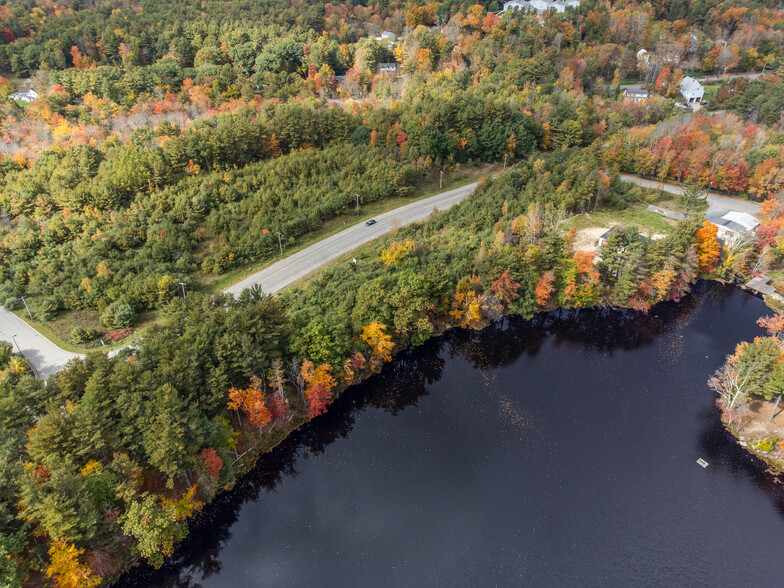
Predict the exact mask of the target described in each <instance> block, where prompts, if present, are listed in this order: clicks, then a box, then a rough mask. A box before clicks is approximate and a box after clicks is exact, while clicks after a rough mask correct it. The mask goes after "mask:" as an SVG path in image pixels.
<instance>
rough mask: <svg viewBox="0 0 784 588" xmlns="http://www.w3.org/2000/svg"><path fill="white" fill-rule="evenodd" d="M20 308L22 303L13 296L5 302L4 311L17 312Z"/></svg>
mask: <svg viewBox="0 0 784 588" xmlns="http://www.w3.org/2000/svg"><path fill="white" fill-rule="evenodd" d="M22 306H23V305H22V301H21V300H19V299H18V298H16V297H15V296H12V297H11V298H9V299H8V300H6V301H5V309H6V310H10V311H11V312H13V311H15V310H19V309H20V308H22Z"/></svg>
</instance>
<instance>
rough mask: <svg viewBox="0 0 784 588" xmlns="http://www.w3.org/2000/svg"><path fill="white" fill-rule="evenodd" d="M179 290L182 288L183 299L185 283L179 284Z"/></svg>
mask: <svg viewBox="0 0 784 588" xmlns="http://www.w3.org/2000/svg"><path fill="white" fill-rule="evenodd" d="M179 284H180V288H182V297H183V298H185V282H179Z"/></svg>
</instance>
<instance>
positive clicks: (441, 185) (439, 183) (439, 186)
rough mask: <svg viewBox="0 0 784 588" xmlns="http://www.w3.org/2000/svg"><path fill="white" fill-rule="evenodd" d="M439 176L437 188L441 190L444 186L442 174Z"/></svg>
mask: <svg viewBox="0 0 784 588" xmlns="http://www.w3.org/2000/svg"><path fill="white" fill-rule="evenodd" d="M440 173H441V175H440V176H439V178H438V188H439V189H441V188H442V187H443V186H444V172H443V171H441V172H440Z"/></svg>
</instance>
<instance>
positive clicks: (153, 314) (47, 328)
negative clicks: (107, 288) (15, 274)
mask: <svg viewBox="0 0 784 588" xmlns="http://www.w3.org/2000/svg"><path fill="white" fill-rule="evenodd" d="M158 313H159V311H157V310H151V311H147V312H143V313H141V314H140V315H139V316H138V319H137V321H136V324H135V325H133V330H134V333H133V334H132V335H131V336H130V337H126V338H125V339H123V340H122V341H117V342H116V343H111V342H110V341H108V340H106V339H104V342H103V343H101V339H102V336H103V333H104V331H106V329H105V328H104V327H102V326H101V324H100V323H99V319H100V317H101V314H100V313H99V312H98V311H96V310H70V311H61V312H58V313H57V315H56V316H55V318H54V319H52V320H51V321H50V322H48V323H44V322H39V321H31V320H30V316H29V315H28V314H27V311H26V310H25V309H22V310H17V311H14V314H15V315H16V316H18V317H19V318H20V319H22V320H23V321H24V322H26V323H27V324H28V325H30V326H31V327H33V328H34V329H35V330H36V331H38V332H39V333H41V334H42V335H43V336H44V337H46V338H47V339H49V340H50V341H51V342H52V343H54V344H55V345H57V346H58V347H61V348H62V349H65V350H66V351H71V352H73V353H85V352H86V351H89V350H91V349H103V350H104V351H111V350H112V349H117V348H119V347H123V346H125V345H128V344H129V343H133V342H134V341H136V340H138V339H140V338H141V337H142V335H143V333H144V331H145V329H146V327H148V326H149V325H151V324H153V323H154V322H155V321H156V320H157V317H158ZM74 327H82V328H84V329H96V330H97V331H99V333H101V336H99V337H96V338H95V339H93V340H92V341H88V342H86V343H83V344H81V345H77V344H76V343H74V342H73V340H72V339H71V336H70V333H71V330H72V329H73V328H74Z"/></svg>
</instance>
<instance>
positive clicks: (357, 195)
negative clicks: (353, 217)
mask: <svg viewBox="0 0 784 588" xmlns="http://www.w3.org/2000/svg"><path fill="white" fill-rule="evenodd" d="M354 196H356V197H357V214H359V194H354Z"/></svg>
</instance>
